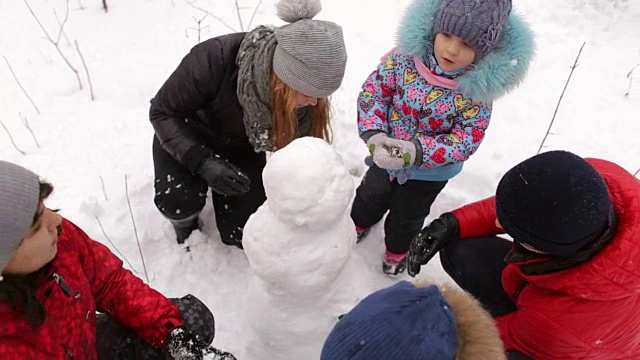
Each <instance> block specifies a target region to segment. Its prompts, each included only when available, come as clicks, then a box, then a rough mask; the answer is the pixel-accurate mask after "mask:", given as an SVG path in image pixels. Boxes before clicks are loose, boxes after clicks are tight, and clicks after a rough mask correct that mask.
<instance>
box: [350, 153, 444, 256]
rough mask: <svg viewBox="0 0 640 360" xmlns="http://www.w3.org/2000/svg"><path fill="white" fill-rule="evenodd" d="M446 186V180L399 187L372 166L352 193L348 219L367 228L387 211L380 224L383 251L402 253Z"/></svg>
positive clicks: (385, 171)
mask: <svg viewBox="0 0 640 360" xmlns="http://www.w3.org/2000/svg"><path fill="white" fill-rule="evenodd" d="M446 184H447V182H446V181H421V180H408V181H407V182H406V183H404V184H402V185H400V184H398V182H397V180H396V179H394V180H393V181H390V180H389V173H388V172H387V170H385V169H381V168H379V167H378V166H376V165H373V166H372V167H370V168H369V170H368V171H367V173H366V174H365V176H364V179H362V183H361V184H360V186H359V187H358V189H357V190H356V197H355V199H354V200H353V208H352V209H351V218H352V219H353V222H354V223H355V224H356V225H357V226H360V227H362V228H369V227H371V226H373V225H374V224H376V223H377V222H379V221H380V220H381V219H382V217H383V216H384V214H385V213H386V212H387V211H389V215H388V216H387V219H386V220H385V223H384V231H385V244H386V246H387V250H389V251H390V252H392V253H396V254H402V253H405V252H407V251H409V247H410V246H411V240H412V239H413V237H414V236H415V235H416V234H417V233H418V231H420V229H422V227H423V225H424V220H425V219H426V218H427V216H428V215H429V211H431V204H433V202H434V201H435V199H436V197H437V196H438V194H439V193H440V192H441V191H442V189H443V188H444V186H445V185H446Z"/></svg>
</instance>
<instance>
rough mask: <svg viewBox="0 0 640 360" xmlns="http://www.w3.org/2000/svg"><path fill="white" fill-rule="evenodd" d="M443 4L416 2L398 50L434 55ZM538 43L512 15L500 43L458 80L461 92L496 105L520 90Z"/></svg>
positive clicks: (425, 0) (407, 15)
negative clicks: (435, 26)
mask: <svg viewBox="0 0 640 360" xmlns="http://www.w3.org/2000/svg"><path fill="white" fill-rule="evenodd" d="M440 1H441V0H414V1H413V3H412V4H411V5H409V7H408V8H407V9H406V11H405V14H404V16H403V18H402V21H401V22H400V27H399V29H398V32H397V47H396V48H397V50H398V51H399V52H401V53H405V54H409V55H412V56H419V57H420V58H421V59H423V60H425V62H426V60H427V59H428V56H429V55H430V54H431V53H432V52H433V41H434V38H435V34H434V33H433V21H434V18H435V14H436V11H437V10H438V7H439V5H440ZM534 52H535V41H534V39H533V32H532V31H531V28H530V26H529V24H527V23H526V21H525V20H524V19H523V18H522V17H521V16H520V15H518V14H515V13H514V11H511V14H510V15H509V20H508V21H507V26H506V27H505V29H504V31H503V32H502V35H501V36H500V40H499V41H498V43H497V44H496V45H495V46H494V47H493V49H491V51H490V52H489V53H488V54H487V55H486V56H485V57H483V58H482V59H480V61H478V62H477V63H475V64H474V66H473V68H472V69H471V70H470V71H467V72H465V73H464V74H462V75H460V76H459V77H457V78H456V82H457V83H458V89H457V90H458V91H460V92H461V93H462V94H463V95H464V96H466V97H470V98H471V99H473V100H474V101H476V102H483V103H488V102H491V101H494V100H496V99H498V98H500V97H501V96H503V95H505V94H506V93H508V92H509V91H511V90H513V89H514V88H515V87H517V86H518V85H519V84H520V83H521V82H522V80H523V79H524V77H525V75H526V73H527V70H528V69H529V65H530V63H531V61H532V60H533V55H534Z"/></svg>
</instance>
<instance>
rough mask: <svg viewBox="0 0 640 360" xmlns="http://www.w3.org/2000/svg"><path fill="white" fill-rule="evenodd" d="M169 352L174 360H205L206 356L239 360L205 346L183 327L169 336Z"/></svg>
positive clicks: (215, 359) (217, 359) (220, 359)
mask: <svg viewBox="0 0 640 360" xmlns="http://www.w3.org/2000/svg"><path fill="white" fill-rule="evenodd" d="M167 351H168V352H169V355H170V356H171V359H173V360H203V359H204V357H205V356H208V355H212V354H213V355H214V357H213V359H214V360H237V359H236V357H235V356H233V355H231V354H230V353H228V352H224V351H220V350H218V349H216V348H214V347H212V346H209V345H208V344H205V343H204V342H203V341H202V340H201V339H199V338H198V337H197V336H193V335H191V333H189V332H188V331H187V330H185V329H184V328H181V327H179V328H175V329H173V330H172V331H171V333H170V334H169V339H168V341H167Z"/></svg>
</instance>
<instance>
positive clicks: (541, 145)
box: [536, 41, 587, 154]
mask: <svg viewBox="0 0 640 360" xmlns="http://www.w3.org/2000/svg"><path fill="white" fill-rule="evenodd" d="M586 44H587V42H586V41H585V42H584V43H582V46H581V47H580V51H578V56H576V60H575V61H574V62H573V66H572V67H571V72H570V73H569V78H567V82H566V83H565V84H564V89H563V90H562V94H560V98H559V99H558V105H556V110H555V111H554V112H553V117H552V118H551V124H549V129H547V133H546V134H545V135H544V139H542V143H540V147H539V148H538V152H537V153H536V154H540V151H541V150H542V147H543V146H544V143H545V141H547V137H548V136H549V133H550V132H551V128H552V127H553V122H554V121H555V119H556V115H557V114H558V109H559V108H560V103H561V102H562V97H563V96H564V92H565V91H567V86H569V81H571V75H573V70H575V69H576V67H578V59H580V54H582V49H583V48H584V46H585V45H586Z"/></svg>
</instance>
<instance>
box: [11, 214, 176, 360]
mask: <svg viewBox="0 0 640 360" xmlns="http://www.w3.org/2000/svg"><path fill="white" fill-rule="evenodd" d="M55 278H58V279H63V280H62V281H60V280H59V282H61V283H64V284H65V285H66V291H65V287H64V286H62V285H60V284H59V283H57V282H56V280H55ZM36 298H37V299H38V300H39V301H40V302H41V303H42V304H43V305H44V307H45V309H46V320H45V322H44V324H43V325H42V326H41V327H39V328H36V329H34V328H33V327H32V326H31V325H29V324H28V323H27V321H26V320H24V319H23V317H22V315H21V314H19V313H16V312H14V311H12V310H11V308H10V306H9V305H8V304H6V303H2V302H0V359H3V360H12V359H30V360H39V359H47V360H51V359H53V360H55V359H82V360H85V359H86V360H91V359H97V358H98V355H97V352H96V310H97V311H100V312H102V313H106V314H108V315H109V316H110V317H112V318H113V319H115V320H116V321H118V322H119V323H121V324H123V325H125V326H127V327H129V328H131V329H134V330H135V331H136V332H137V333H138V334H139V335H140V336H141V337H142V338H144V339H145V340H146V341H147V342H149V343H150V344H153V345H155V346H158V347H163V346H165V340H166V339H167V335H168V333H169V332H170V331H171V330H172V329H173V328H174V327H176V326H181V325H182V318H181V316H180V313H179V311H178V308H177V307H176V306H175V305H173V304H172V303H171V302H170V301H169V300H168V299H167V298H165V297H164V296H162V295H161V294H160V293H158V292H157V291H155V290H153V289H151V288H150V287H149V286H147V285H146V284H144V283H143V282H142V280H140V279H139V278H138V277H136V276H134V275H133V274H132V273H131V272H129V271H128V270H125V269H123V268H122V261H120V259H118V258H117V257H116V256H115V255H113V254H112V253H111V251H109V249H108V248H107V247H106V246H104V245H102V244H100V243H98V242H96V241H94V240H91V239H90V238H89V237H88V236H87V235H86V234H85V233H84V232H83V231H82V230H81V229H80V228H78V227H77V226H75V225H74V224H72V223H71V222H69V221H68V220H63V222H62V234H61V235H60V236H59V237H58V254H57V255H56V257H55V259H54V260H53V261H52V263H51V264H50V265H49V271H48V273H47V275H46V276H45V278H44V280H43V281H42V282H41V284H40V285H39V287H38V289H37V292H36Z"/></svg>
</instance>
